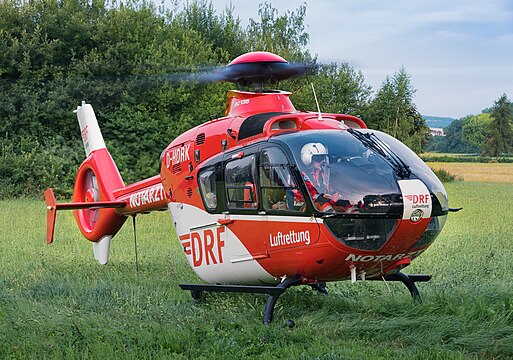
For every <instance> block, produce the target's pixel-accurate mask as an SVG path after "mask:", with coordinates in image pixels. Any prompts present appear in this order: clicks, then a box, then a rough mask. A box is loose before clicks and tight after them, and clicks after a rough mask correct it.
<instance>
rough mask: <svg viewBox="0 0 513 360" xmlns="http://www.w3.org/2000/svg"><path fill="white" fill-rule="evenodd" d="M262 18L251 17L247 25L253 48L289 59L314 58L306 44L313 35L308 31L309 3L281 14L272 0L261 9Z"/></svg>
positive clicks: (248, 38)
mask: <svg viewBox="0 0 513 360" xmlns="http://www.w3.org/2000/svg"><path fill="white" fill-rule="evenodd" d="M258 15H259V16H260V21H259V22H257V21H255V20H253V19H250V22H249V25H248V28H247V42H248V47H249V49H248V50H249V51H270V52H273V53H276V54H280V56H282V57H284V58H285V59H287V60H288V61H311V60H312V57H311V55H310V53H309V52H308V50H306V45H308V42H309V39H310V38H309V35H308V33H307V32H306V31H305V16H306V3H305V4H303V5H301V6H300V7H299V8H298V9H296V10H295V11H287V12H286V13H285V14H282V15H279V14H278V10H277V9H276V8H273V7H272V5H271V4H269V3H263V4H260V6H259V8H258Z"/></svg>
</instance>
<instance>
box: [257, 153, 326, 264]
mask: <svg viewBox="0 0 513 360" xmlns="http://www.w3.org/2000/svg"><path fill="white" fill-rule="evenodd" d="M258 170H259V171H258V173H259V186H260V194H261V199H262V201H261V203H262V204H261V207H262V210H263V211H262V214H263V215H262V219H263V221H262V222H261V224H260V225H259V232H260V233H261V234H263V236H265V243H266V249H267V252H268V253H269V254H271V255H272V253H277V252H283V251H287V250H290V249H295V250H297V251H299V250H300V249H301V248H304V247H308V246H311V245H313V244H315V243H317V241H318V240H319V234H320V232H319V224H318V223H317V221H316V219H315V218H314V217H312V216H311V214H310V213H309V211H308V207H307V204H306V202H305V198H306V197H305V196H303V195H304V194H302V193H301V189H300V187H299V181H300V179H296V178H295V176H294V173H293V171H292V169H291V165H290V162H289V160H288V159H287V156H286V155H285V153H284V151H283V150H282V149H281V148H280V147H279V146H276V145H270V146H267V147H264V148H263V149H262V150H261V152H260V154H259V166H258Z"/></svg>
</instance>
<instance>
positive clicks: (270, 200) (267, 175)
mask: <svg viewBox="0 0 513 360" xmlns="http://www.w3.org/2000/svg"><path fill="white" fill-rule="evenodd" d="M259 179H260V189H261V191H262V204H263V207H264V209H265V210H266V211H271V212H273V211H276V212H282V211H286V212H290V211H301V212H304V211H305V203H304V201H303V197H302V196H301V193H300V191H299V188H298V187H297V184H296V183H295V181H294V177H293V176H292V174H291V172H290V167H289V164H288V161H287V157H286V156H285V154H284V153H283V152H282V151H281V150H280V149H279V148H276V147H271V148H266V149H264V150H263V151H262V152H261V153H260V177H259Z"/></svg>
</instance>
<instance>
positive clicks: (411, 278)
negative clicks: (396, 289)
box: [368, 271, 431, 303]
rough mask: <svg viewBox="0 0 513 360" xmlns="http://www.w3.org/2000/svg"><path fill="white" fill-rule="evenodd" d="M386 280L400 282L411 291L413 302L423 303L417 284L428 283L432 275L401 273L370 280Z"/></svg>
mask: <svg viewBox="0 0 513 360" xmlns="http://www.w3.org/2000/svg"><path fill="white" fill-rule="evenodd" d="M383 279H384V280H386V281H400V282H402V283H403V284H404V285H406V287H407V288H408V290H409V291H410V294H411V297H412V298H413V300H416V301H418V302H419V303H421V302H422V298H421V297H420V293H419V289H417V286H416V285H415V283H416V282H426V281H429V280H431V274H405V273H402V272H400V271H398V272H396V273H395V274H390V275H386V276H385V277H384V278H371V279H368V280H383Z"/></svg>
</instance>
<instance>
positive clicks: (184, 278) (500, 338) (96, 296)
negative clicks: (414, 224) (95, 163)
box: [0, 182, 513, 359]
mask: <svg viewBox="0 0 513 360" xmlns="http://www.w3.org/2000/svg"><path fill="white" fill-rule="evenodd" d="M447 189H448V192H449V196H450V203H451V206H463V207H464V210H463V211H461V212H459V213H457V214H451V215H450V216H449V220H448V222H447V224H446V226H445V229H444V231H443V232H442V234H441V235H440V237H439V238H438V239H437V240H436V241H435V243H434V244H433V245H432V246H431V247H430V248H429V249H428V251H426V253H425V254H423V255H422V256H421V257H420V258H419V259H417V260H416V261H414V262H413V264H412V265H411V266H410V268H407V269H406V272H409V273H414V272H416V273H432V274H433V280H432V281H430V282H428V283H424V284H419V288H420V291H421V294H422V295H423V299H424V302H423V303H422V304H420V305H419V304H415V303H414V302H412V301H411V298H410V296H409V293H408V291H407V290H406V288H405V287H404V286H402V285H401V284H396V283H387V284H385V283H382V282H357V283H356V284H354V285H352V284H351V283H350V282H339V283H330V284H328V290H329V291H330V295H329V296H324V295H321V294H319V293H316V292H313V291H312V290H311V289H309V288H307V287H297V288H293V289H290V290H289V291H287V292H286V293H285V294H284V295H283V296H282V297H281V298H280V299H279V301H278V304H277V306H276V311H275V317H274V322H273V323H272V324H271V326H264V325H262V324H261V316H262V311H263V308H264V305H265V300H266V297H265V296H263V295H250V294H208V295H207V296H206V297H205V299H204V300H203V301H202V302H200V303H195V302H193V301H192V299H191V297H190V294H189V293H188V292H184V291H182V290H180V289H179V288H178V285H177V284H178V283H183V282H186V283H195V282H198V279H197V277H196V276H195V274H194V273H193V272H192V270H190V268H189V266H188V265H187V262H186V260H185V257H184V256H183V254H182V250H181V248H180V246H179V243H178V241H177V240H176V237H175V235H174V230H173V228H172V224H171V219H170V217H169V215H168V214H167V213H155V214H150V215H144V216H139V217H137V227H138V238H137V240H138V252H139V272H136V271H135V256H134V243H133V231H132V228H131V219H129V221H127V223H126V224H125V226H124V227H123V229H122V230H121V232H120V233H119V234H118V235H117V236H116V237H115V238H114V240H113V243H112V249H111V260H110V262H109V264H108V265H106V266H100V265H97V264H96V263H95V261H94V260H93V255H92V249H91V244H90V243H88V242H87V241H86V240H84V239H83V238H82V237H81V235H80V233H79V231H78V228H77V227H76V225H75V223H74V220H73V217H72V215H71V213H67V212H62V213H59V214H58V218H57V227H56V240H55V243H54V244H53V245H51V246H46V245H45V244H44V238H45V209H44V204H43V203H41V202H36V201H22V200H20V201H5V202H1V203H0V229H1V230H2V237H1V241H0V358H2V359H3V358H8V359H9V358H63V359H68V358H80V359H83V358H87V359H89V358H91V359H99V358H102V359H104V358H128V359H131V358H134V359H135V358H137V359H141V358H152V359H153V358H166V359H167V358H184V359H185V358H244V357H260V358H270V357H287V358H321V359H332V358H350V359H368V358H409V359H424V358H435V359H436V358H439V359H447V358H449V359H451V358H452V359H460V358H506V357H513V261H512V260H511V259H512V257H513V235H512V234H511V233H512V230H513V222H512V218H511V210H510V207H511V205H510V201H511V195H512V194H513V186H512V185H507V184H504V185H502V184H500V185H499V184H482V183H466V182H454V183H450V184H448V185H447ZM508 200H509V201H508ZM287 319H293V320H294V321H295V322H296V327H295V328H293V329H288V328H286V327H285V326H284V323H285V322H286V320H287Z"/></svg>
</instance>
